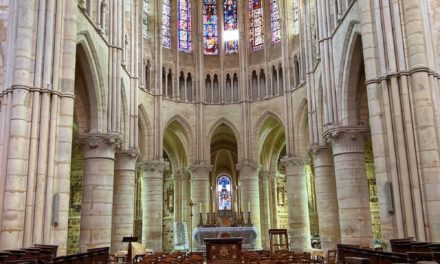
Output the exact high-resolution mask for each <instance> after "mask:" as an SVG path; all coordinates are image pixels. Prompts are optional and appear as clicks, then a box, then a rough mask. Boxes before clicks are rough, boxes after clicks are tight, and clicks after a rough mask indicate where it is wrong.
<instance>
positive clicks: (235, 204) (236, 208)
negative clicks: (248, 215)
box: [234, 202, 238, 212]
mask: <svg viewBox="0 0 440 264" xmlns="http://www.w3.org/2000/svg"><path fill="white" fill-rule="evenodd" d="M237 210H238V205H237V202H234V211H235V212H237Z"/></svg>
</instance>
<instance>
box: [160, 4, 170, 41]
mask: <svg viewBox="0 0 440 264" xmlns="http://www.w3.org/2000/svg"><path fill="white" fill-rule="evenodd" d="M170 13H171V6H170V0H163V4H162V47H164V48H168V49H170V48H171V16H170Z"/></svg>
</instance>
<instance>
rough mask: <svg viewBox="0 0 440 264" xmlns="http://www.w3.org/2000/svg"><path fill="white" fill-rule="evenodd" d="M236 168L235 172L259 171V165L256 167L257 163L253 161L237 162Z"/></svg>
mask: <svg viewBox="0 0 440 264" xmlns="http://www.w3.org/2000/svg"><path fill="white" fill-rule="evenodd" d="M236 167H237V170H242V169H245V168H250V169H259V168H260V165H258V163H257V162H255V161H253V160H250V159H245V160H241V161H239V162H238V164H237V165H236Z"/></svg>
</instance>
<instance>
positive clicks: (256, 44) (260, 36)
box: [249, 0, 264, 51]
mask: <svg viewBox="0 0 440 264" xmlns="http://www.w3.org/2000/svg"><path fill="white" fill-rule="evenodd" d="M249 17H250V20H251V37H250V40H251V50H252V51H256V50H260V49H262V48H263V47H264V46H263V45H264V25H263V3H262V0H249Z"/></svg>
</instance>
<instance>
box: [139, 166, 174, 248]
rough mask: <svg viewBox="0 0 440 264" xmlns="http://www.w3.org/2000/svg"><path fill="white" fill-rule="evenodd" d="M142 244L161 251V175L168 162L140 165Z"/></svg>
mask: <svg viewBox="0 0 440 264" xmlns="http://www.w3.org/2000/svg"><path fill="white" fill-rule="evenodd" d="M141 166H142V169H143V174H142V194H141V197H142V244H143V245H144V246H146V247H147V248H150V249H152V250H154V251H162V224H163V223H162V222H163V173H164V170H165V169H166V168H167V167H168V162H164V161H162V160H151V161H147V162H145V163H143V164H142V165H141Z"/></svg>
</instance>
